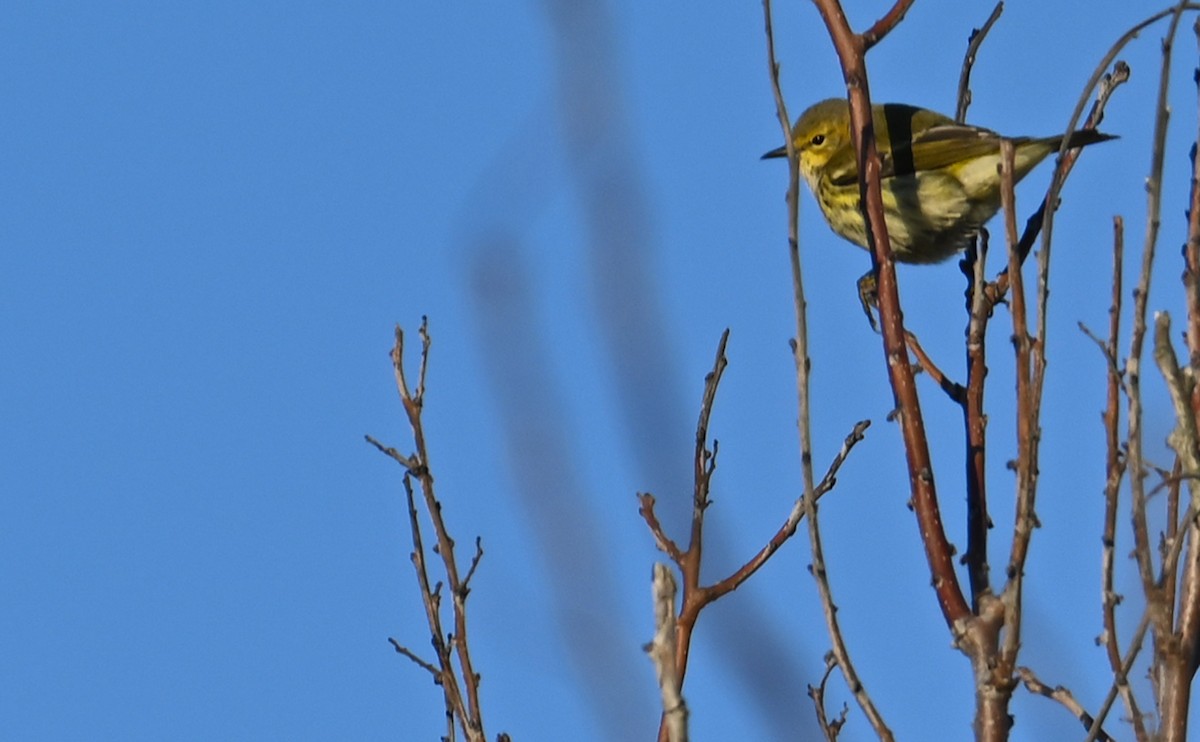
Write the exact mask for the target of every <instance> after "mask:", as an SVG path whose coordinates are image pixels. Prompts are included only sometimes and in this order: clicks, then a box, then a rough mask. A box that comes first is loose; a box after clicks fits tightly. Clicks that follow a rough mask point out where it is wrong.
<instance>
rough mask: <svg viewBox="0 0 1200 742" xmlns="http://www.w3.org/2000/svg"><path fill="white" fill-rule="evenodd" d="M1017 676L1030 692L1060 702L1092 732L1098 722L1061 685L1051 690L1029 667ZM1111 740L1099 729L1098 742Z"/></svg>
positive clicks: (1021, 668) (1019, 669)
mask: <svg viewBox="0 0 1200 742" xmlns="http://www.w3.org/2000/svg"><path fill="white" fill-rule="evenodd" d="M1017 674H1018V675H1020V677H1021V681H1022V682H1023V683H1025V687H1026V688H1027V689H1028V690H1029V692H1031V693H1037V694H1038V695H1040V696H1045V697H1046V698H1049V699H1050V700H1052V701H1058V702H1059V703H1060V704H1062V705H1063V707H1064V708H1066V709H1067V711H1070V712H1071V713H1072V714H1074V716H1075V718H1076V719H1079V721H1080V723H1081V724H1083V728H1084V729H1087V730H1090V729H1091V728H1092V724H1094V723H1095V721H1096V720H1095V719H1094V718H1093V717H1092V715H1091V714H1089V713H1088V712H1087V711H1085V710H1084V708H1083V706H1081V705H1080V703H1079V701H1077V700H1075V696H1074V695H1073V694H1072V693H1071V691H1069V690H1067V689H1066V688H1064V687H1063V686H1061V685H1056V686H1054V687H1053V688H1051V687H1050V686H1048V685H1046V684H1045V683H1043V682H1042V681H1041V680H1040V679H1039V678H1038V676H1037V675H1035V674H1034V672H1033V670H1030V669H1029V668H1028V667H1020V668H1017ZM1111 739H1112V738H1111V737H1109V736H1108V735H1107V734H1106V733H1105V732H1104V730H1103V729H1099V728H1097V730H1096V740H1097V742H1110V740H1111Z"/></svg>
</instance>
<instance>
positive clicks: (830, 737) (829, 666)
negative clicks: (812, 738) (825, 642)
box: [808, 652, 850, 742]
mask: <svg viewBox="0 0 1200 742" xmlns="http://www.w3.org/2000/svg"><path fill="white" fill-rule="evenodd" d="M835 667H837V660H836V659H835V658H834V656H833V653H832V652H828V653H826V654H825V672H823V673H822V674H821V682H820V683H818V684H817V685H816V686H812V685H810V686H808V697H809V698H811V699H812V702H813V706H814V707H815V708H816V713H817V726H819V727H820V728H821V733H822V734H824V735H825V740H826V742H836V740H837V738H838V734H840V733H841V731H842V727H843V726H845V725H846V714H847V712H849V710H850V707H849V706H847V705H846V704H844V703H843V704H842V710H841V712H840V713H839V714H838V718H836V719H834V720H832V721H830V719H829V713H828V712H827V711H826V710H825V686H826V685H828V684H829V676H830V675H832V674H833V670H834V668H835Z"/></svg>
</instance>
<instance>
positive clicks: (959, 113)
mask: <svg viewBox="0 0 1200 742" xmlns="http://www.w3.org/2000/svg"><path fill="white" fill-rule="evenodd" d="M1003 12H1004V2H1003V0H1001V2H998V3H996V7H994V8H992V14H991V15H989V16H988V19H987V20H986V21H984V22H983V25H982V26H980V27H979V28H975V29H972V30H971V37H970V38H969V39H967V53H966V55H965V56H964V57H963V63H962V72H960V73H959V75H958V106H957V107H956V108H955V111H954V120H955V121H957V122H958V123H960V124H961V123H963V122H965V121H966V120H967V107H968V106H970V105H971V68H973V67H974V66H975V55H976V54H978V53H979V47H980V46H981V45H982V44H983V40H984V39H986V38H987V35H988V32H989V31H991V30H992V26H993V25H995V23H996V21H998V20H999V19H1000V14H1001V13H1003Z"/></svg>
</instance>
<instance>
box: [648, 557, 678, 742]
mask: <svg viewBox="0 0 1200 742" xmlns="http://www.w3.org/2000/svg"><path fill="white" fill-rule="evenodd" d="M675 591H676V587H675V578H674V576H672V575H671V570H670V569H669V568H668V567H667V566H666V565H664V564H655V565H654V580H653V593H654V640H653V641H652V642H651V643H650V644H649V645H648V646H647V647H646V652H647V653H648V654H649V655H650V659H651V661H653V662H654V671H655V674H656V675H657V676H658V688H659V692H660V693H661V694H662V706H663V722H664V726H665V727H666V729H667V735H668V739H669V740H670V741H671V742H687V739H688V724H687V722H688V710H687V703H686V702H685V701H684V700H683V693H682V692H681V686H682V678H680V676H679V672H678V670H677V668H676V665H675V656H676V647H675V634H676V631H675Z"/></svg>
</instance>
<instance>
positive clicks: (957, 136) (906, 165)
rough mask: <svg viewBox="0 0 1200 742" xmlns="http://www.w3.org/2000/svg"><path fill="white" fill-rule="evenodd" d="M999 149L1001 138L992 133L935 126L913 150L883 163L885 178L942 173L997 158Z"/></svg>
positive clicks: (914, 141) (896, 151)
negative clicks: (969, 162)
mask: <svg viewBox="0 0 1200 742" xmlns="http://www.w3.org/2000/svg"><path fill="white" fill-rule="evenodd" d="M1020 141H1021V140H1020V139H1017V140H1014V142H1018V143H1019V142H1020ZM999 148H1000V135H999V134H997V133H996V132H994V131H991V130H990V129H982V128H979V127H976V126H964V125H961V124H945V125H942V126H933V127H930V128H928V129H925V130H924V131H921V132H918V133H917V134H916V135H915V136H913V138H912V145H911V146H909V147H896V148H894V149H893V150H892V151H891V152H890V153H888V155H889V156H888V157H887V158H886V160H885V161H884V163H883V176H884V177H890V176H893V175H911V174H912V173H913V172H915V171H916V170H940V169H942V168H945V167H949V166H951V165H953V164H955V163H958V162H965V161H967V160H973V159H975V158H978V157H984V156H986V155H990V154H995V153H996V151H997V150H998V149H999Z"/></svg>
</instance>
